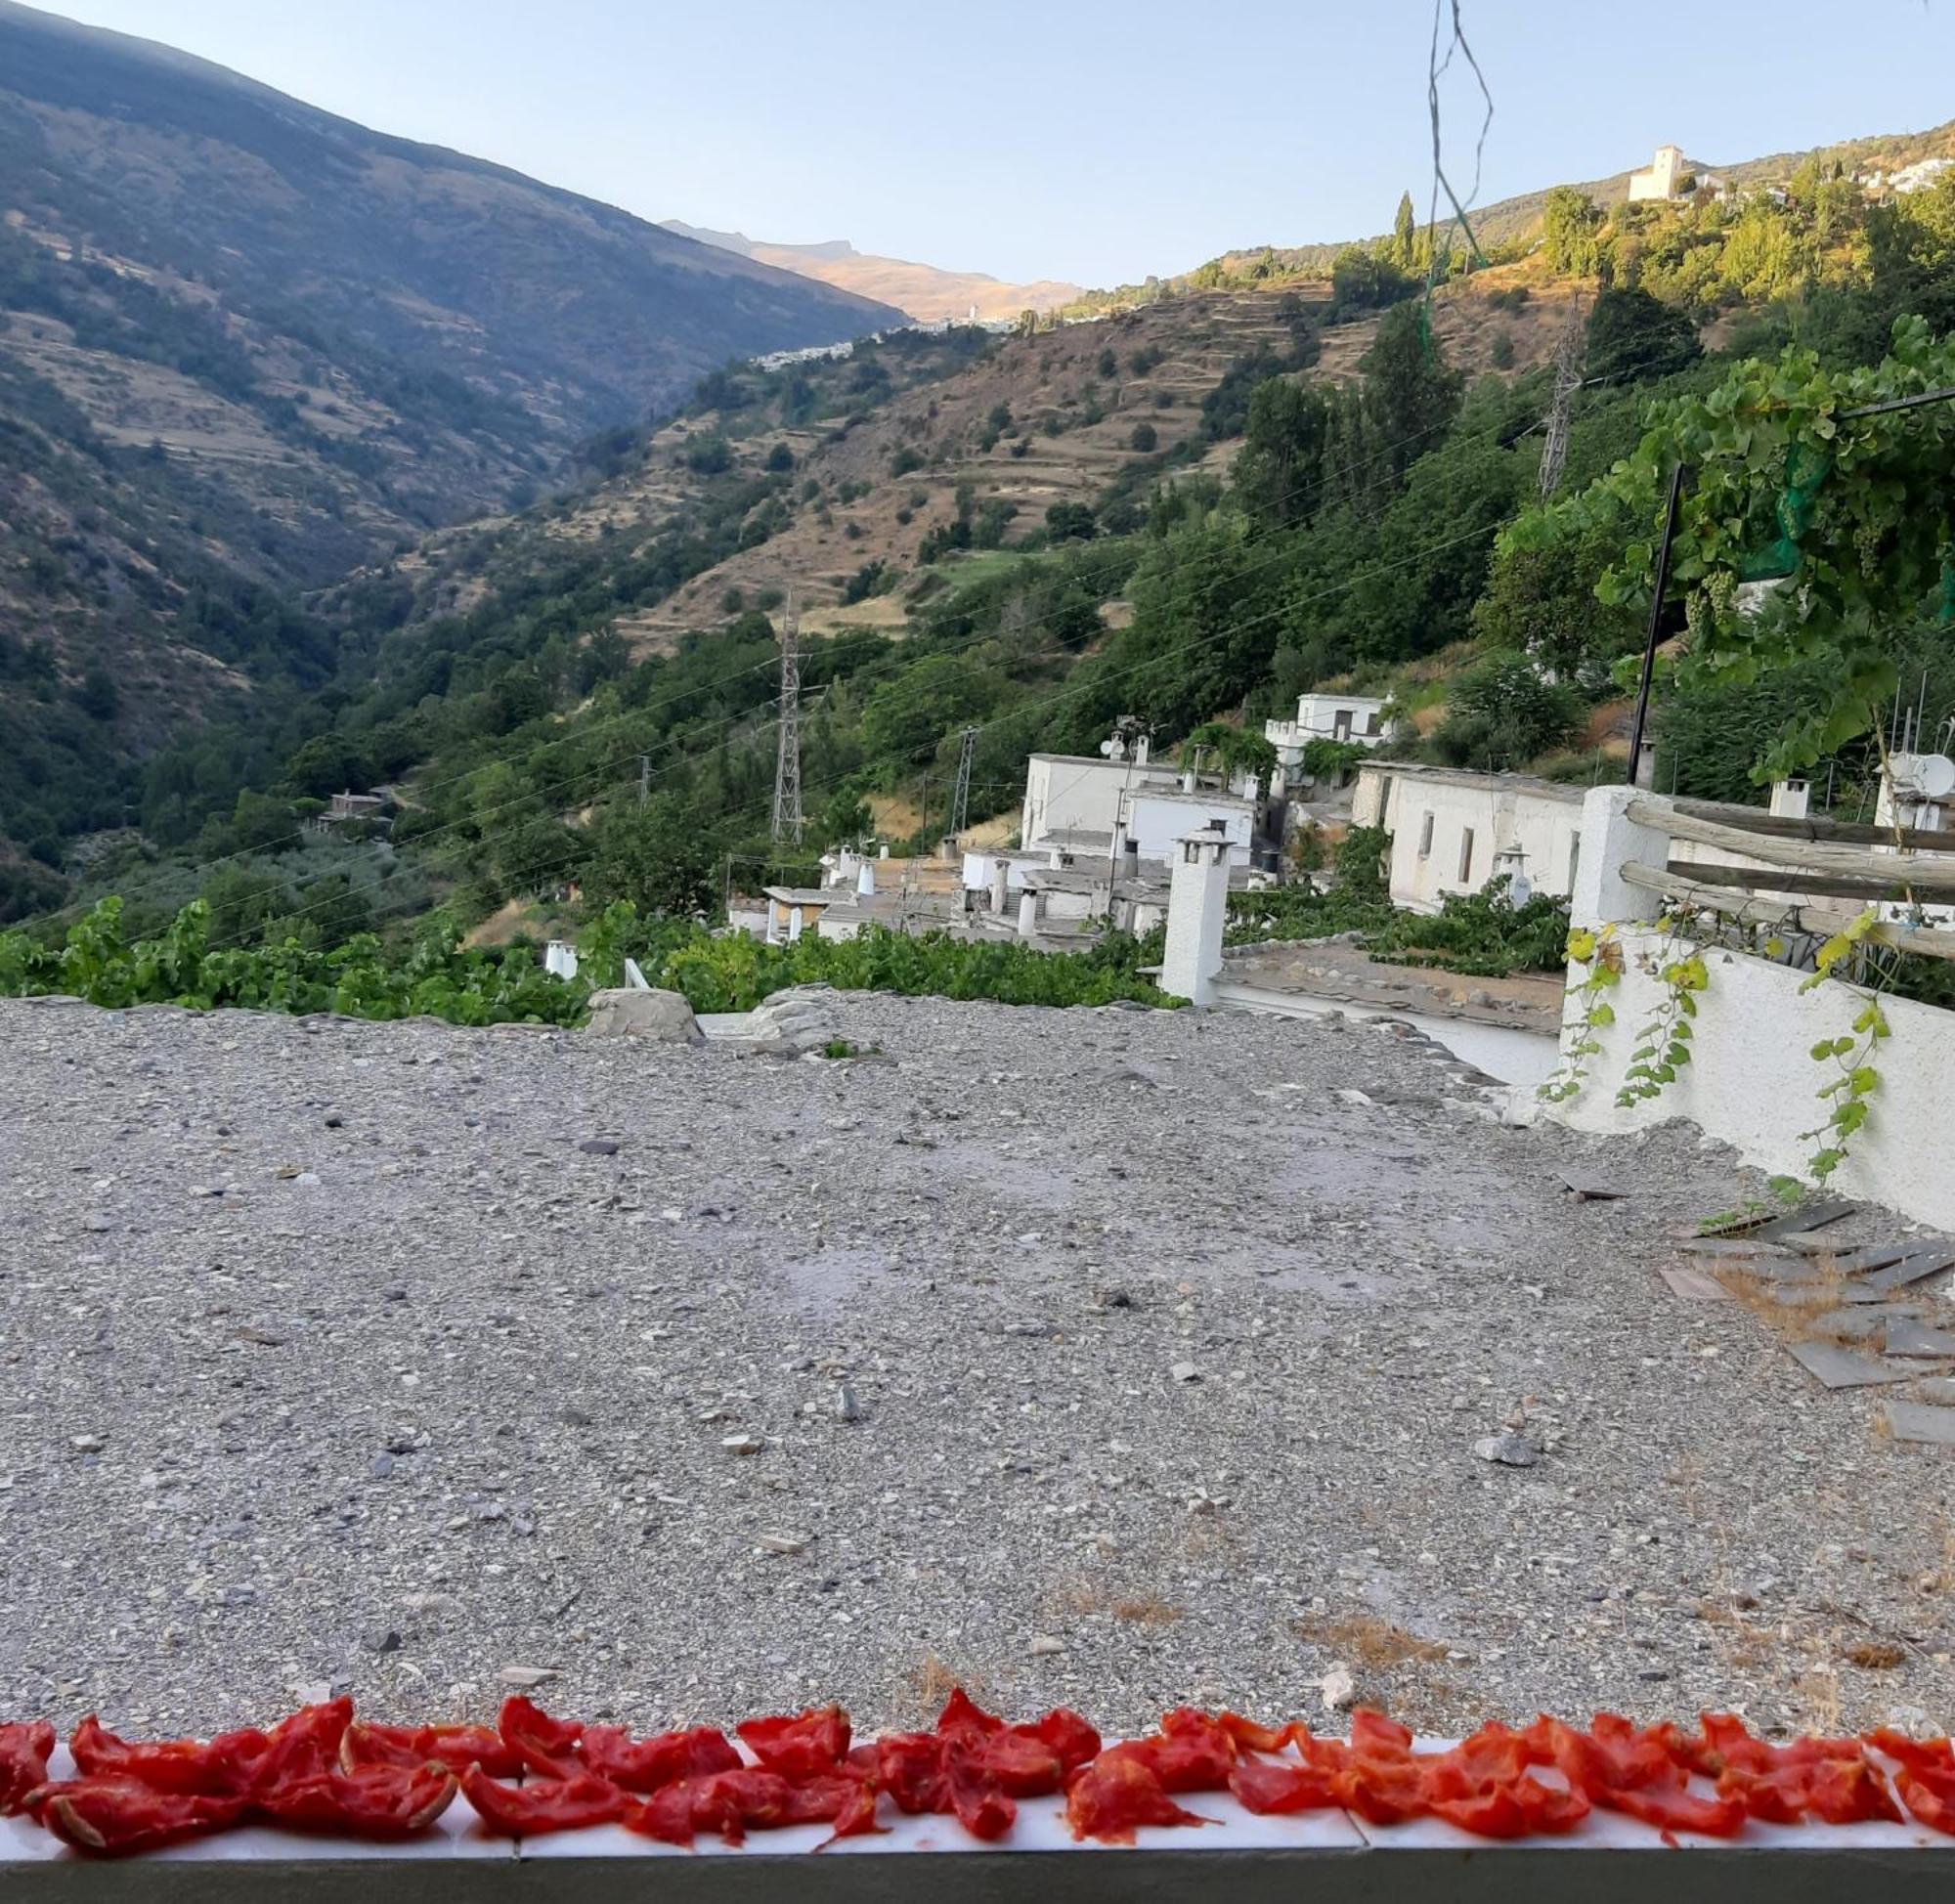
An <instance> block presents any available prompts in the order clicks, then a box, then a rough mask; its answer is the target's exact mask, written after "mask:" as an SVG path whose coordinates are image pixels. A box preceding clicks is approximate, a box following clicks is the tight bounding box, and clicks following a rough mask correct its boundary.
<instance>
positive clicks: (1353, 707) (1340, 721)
mask: <svg viewBox="0 0 1955 1904" xmlns="http://www.w3.org/2000/svg"><path fill="white" fill-rule="evenodd" d="M1263 738H1264V739H1265V740H1266V741H1268V742H1269V744H1270V745H1271V746H1272V747H1273V748H1275V749H1276V751H1277V759H1278V761H1279V763H1280V764H1281V765H1282V770H1283V772H1284V773H1285V774H1286V775H1287V774H1293V773H1295V772H1296V770H1297V769H1298V768H1299V767H1300V766H1302V764H1303V750H1304V749H1305V748H1306V747H1308V746H1309V745H1310V743H1311V742H1312V741H1348V742H1350V743H1351V744H1353V745H1354V746H1357V747H1376V746H1377V744H1378V743H1379V742H1380V741H1382V740H1384V739H1386V738H1387V728H1386V723H1385V704H1384V701H1383V699H1382V698H1381V697H1379V696H1377V695H1374V694H1330V693H1325V692H1318V691H1313V692H1312V693H1309V694H1300V695H1298V696H1297V699H1296V718H1295V719H1294V720H1266V721H1264V722H1263Z"/></svg>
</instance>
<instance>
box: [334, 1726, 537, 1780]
mask: <svg viewBox="0 0 1955 1904" xmlns="http://www.w3.org/2000/svg"><path fill="white" fill-rule="evenodd" d="M363 1765H445V1766H447V1768H448V1769H449V1770H450V1771H451V1772H455V1773H457V1774H459V1773H461V1772H463V1771H465V1770H466V1769H467V1768H468V1767H469V1766H470V1765H480V1766H481V1767H482V1769H483V1770H484V1771H485V1772H487V1773H488V1774H489V1776H490V1777H491V1778H514V1777H516V1775H517V1774H518V1773H520V1772H521V1771H522V1769H523V1761H522V1757H521V1755H520V1754H519V1753H516V1752H515V1750H514V1749H513V1748H512V1747H511V1746H510V1745H509V1743H508V1742H507V1741H506V1740H505V1739H504V1738H503V1737H502V1736H501V1734H500V1733H499V1732H492V1731H491V1730H490V1729H489V1728H488V1727H487V1726H486V1725H418V1726H416V1725H381V1724H378V1723H377V1722H376V1721H374V1720H371V1719H356V1720H355V1721H354V1722H353V1723H352V1724H351V1725H349V1726H348V1727H347V1728H346V1730H345V1731H344V1732H343V1733H342V1734H341V1735H340V1739H339V1766H340V1770H341V1771H345V1772H356V1771H358V1770H359V1769H360V1768H361V1767H362V1766H363Z"/></svg>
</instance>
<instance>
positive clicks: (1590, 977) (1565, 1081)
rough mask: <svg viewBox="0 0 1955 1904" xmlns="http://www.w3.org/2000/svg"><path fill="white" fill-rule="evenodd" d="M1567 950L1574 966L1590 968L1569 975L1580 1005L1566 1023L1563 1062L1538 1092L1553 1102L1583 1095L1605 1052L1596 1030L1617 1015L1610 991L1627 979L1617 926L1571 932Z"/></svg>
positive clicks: (1562, 1042)
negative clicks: (1572, 1021)
mask: <svg viewBox="0 0 1955 1904" xmlns="http://www.w3.org/2000/svg"><path fill="white" fill-rule="evenodd" d="M1566 951H1567V958H1568V963H1569V964H1570V965H1571V966H1582V967H1584V968H1586V970H1585V971H1584V972H1583V974H1582V976H1581V978H1580V979H1576V978H1574V977H1572V976H1571V977H1570V979H1569V981H1568V990H1569V993H1570V995H1571V996H1572V997H1573V998H1574V999H1575V1001H1576V1004H1577V1006H1578V1007H1579V1008H1580V1010H1579V1016H1578V1017H1577V1018H1576V1020H1575V1022H1574V1023H1573V1024H1568V1025H1564V1026H1563V1028H1562V1033H1561V1062H1560V1063H1559V1064H1558V1065H1556V1066H1555V1069H1554V1074H1553V1075H1552V1076H1551V1077H1549V1078H1547V1079H1546V1080H1545V1081H1544V1082H1543V1083H1542V1084H1541V1085H1540V1086H1539V1087H1538V1088H1537V1090H1536V1093H1535V1095H1536V1096H1537V1097H1538V1098H1540V1099H1541V1100H1542V1103H1550V1104H1562V1103H1568V1102H1569V1100H1570V1099H1572V1098H1578V1097H1580V1096H1581V1095H1582V1091H1583V1088H1584V1087H1585V1086H1586V1084H1587V1082H1588V1073H1589V1070H1590V1069H1591V1067H1592V1060H1595V1059H1596V1058H1599V1057H1600V1056H1601V1053H1602V1041H1601V1040H1600V1039H1599V1038H1598V1037H1597V1036H1596V1035H1595V1034H1596V1033H1597V1032H1598V1031H1601V1030H1603V1029H1605V1028H1606V1027H1607V1026H1609V1025H1612V1024H1614V1023H1615V1021H1616V1008H1615V1006H1614V1005H1613V1004H1612V1003H1611V1002H1610V996H1609V995H1610V993H1612V992H1613V991H1614V990H1615V989H1616V987H1617V986H1619V985H1620V984H1621V983H1622V982H1623V948H1622V945H1621V944H1620V942H1619V941H1618V939H1617V936H1616V929H1615V927H1614V926H1604V927H1602V928H1601V929H1600V930H1594V931H1591V930H1588V929H1587V928H1586V927H1585V928H1583V929H1582V930H1578V931H1572V932H1570V933H1569V934H1568V944H1567V948H1566Z"/></svg>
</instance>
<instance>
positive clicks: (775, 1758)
mask: <svg viewBox="0 0 1955 1904" xmlns="http://www.w3.org/2000/svg"><path fill="white" fill-rule="evenodd" d="M735 1729H736V1730H737V1731H738V1732H739V1734H740V1737H741V1739H742V1740H743V1741H744V1742H745V1743H746V1745H747V1746H748V1747H749V1748H750V1749H751V1750H752V1752H753V1753H754V1756H755V1757H756V1758H758V1759H759V1760H760V1763H761V1765H762V1766H764V1767H765V1768H766V1770H768V1771H770V1772H778V1773H780V1775H781V1776H782V1777H783V1778H811V1777H813V1776H814V1775H815V1774H817V1773H820V1772H832V1771H834V1770H835V1768H836V1767H837V1766H838V1765H840V1764H841V1763H842V1761H843V1760H844V1759H845V1758H847V1756H848V1714H847V1712H845V1711H844V1710H843V1709H842V1708H841V1707H839V1706H823V1707H810V1708H809V1709H807V1710H806V1711H805V1712H803V1713H801V1714H800V1715H799V1717H796V1718H791V1719H789V1718H773V1719H745V1720H743V1721H742V1722H741V1723H740V1725H739V1726H738V1727H736V1728H735Z"/></svg>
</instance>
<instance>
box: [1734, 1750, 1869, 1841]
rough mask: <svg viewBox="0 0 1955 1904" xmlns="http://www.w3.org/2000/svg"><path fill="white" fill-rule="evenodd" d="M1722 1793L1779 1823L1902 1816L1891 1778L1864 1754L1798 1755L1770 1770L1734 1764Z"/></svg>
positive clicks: (1834, 1822)
mask: <svg viewBox="0 0 1955 1904" xmlns="http://www.w3.org/2000/svg"><path fill="white" fill-rule="evenodd" d="M1717 1796H1719V1797H1720V1798H1733V1799H1736V1800H1737V1801H1738V1802H1739V1803H1740V1804H1742V1805H1743V1806H1744V1807H1745V1810H1746V1811H1747V1812H1748V1813H1749V1814H1750V1815H1751V1816H1752V1817H1754V1818H1762V1819H1764V1820H1766V1821H1767V1822H1768V1823H1770V1824H1774V1825H1803V1824H1805V1823H1807V1822H1808V1821H1809V1820H1813V1819H1817V1820H1818V1821H1819V1822H1820V1823H1821V1824H1826V1825H1858V1824H1862V1823H1864V1822H1866V1821H1867V1820H1869V1819H1875V1818H1885V1819H1888V1820H1890V1822H1892V1823H1894V1824H1896V1825H1897V1824H1899V1823H1900V1822H1901V1815H1900V1807H1899V1806H1898V1805H1896V1804H1895V1803H1894V1801H1893V1795H1892V1794H1891V1793H1890V1792H1889V1790H1888V1782H1887V1780H1886V1779H1885V1778H1883V1777H1882V1775H1881V1773H1880V1771H1879V1770H1878V1769H1877V1768H1876V1767H1875V1766H1874V1765H1873V1764H1871V1763H1870V1762H1869V1761H1868V1760H1867V1758H1866V1757H1865V1756H1864V1755H1857V1756H1855V1757H1852V1758H1811V1759H1795V1760H1793V1761H1792V1762H1791V1763H1789V1764H1782V1765H1777V1766H1774V1767H1772V1768H1771V1769H1770V1770H1769V1771H1749V1770H1746V1769H1744V1768H1742V1767H1739V1766H1736V1765H1733V1766H1731V1767H1729V1768H1728V1769H1727V1770H1725V1771H1724V1772H1723V1773H1722V1774H1720V1775H1719V1777H1718V1780H1717Z"/></svg>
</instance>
